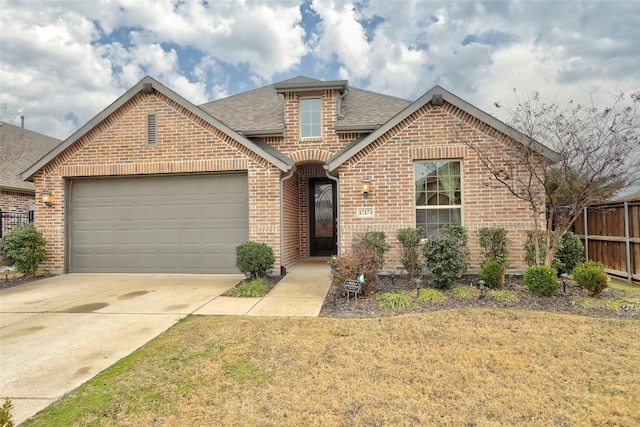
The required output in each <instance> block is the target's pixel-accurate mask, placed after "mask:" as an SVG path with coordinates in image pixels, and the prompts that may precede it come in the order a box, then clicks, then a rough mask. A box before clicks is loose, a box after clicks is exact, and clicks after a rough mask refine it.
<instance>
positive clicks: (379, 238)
mask: <svg viewBox="0 0 640 427" xmlns="http://www.w3.org/2000/svg"><path fill="white" fill-rule="evenodd" d="M360 241H361V242H362V243H364V244H365V245H366V246H368V247H370V248H372V249H373V250H374V251H375V252H376V255H377V256H378V268H383V267H384V262H385V259H384V256H385V254H386V253H387V252H389V250H390V249H391V245H389V244H388V243H387V235H386V234H385V232H384V231H367V232H366V233H364V235H363V236H362V237H361V238H360Z"/></svg>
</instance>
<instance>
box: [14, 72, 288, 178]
mask: <svg viewBox="0 0 640 427" xmlns="http://www.w3.org/2000/svg"><path fill="white" fill-rule="evenodd" d="M141 91H145V92H151V91H158V92H160V93H162V94H163V95H164V96H166V97H167V98H169V99H171V100H172V101H174V102H176V103H177V104H178V105H180V106H181V107H184V108H185V109H186V110H188V111H189V112H191V113H193V114H194V115H196V116H197V117H199V118H201V119H202V120H204V121H205V122H207V123H209V124H211V125H212V126H214V127H215V128H217V129H219V130H220V131H221V132H223V133H224V134H225V135H227V136H229V137H230V138H232V139H233V140H235V141H236V142H238V143H239V144H241V145H243V146H244V147H246V148H248V149H249V150H251V151H252V152H254V153H255V154H257V155H258V156H260V157H262V158H263V159H265V160H267V161H268V162H270V163H271V164H273V165H274V166H276V167H278V168H279V169H280V170H282V171H285V172H286V171H288V170H290V169H291V168H292V167H293V165H294V162H293V160H292V159H289V158H288V157H286V156H275V155H274V154H272V153H271V152H268V151H267V150H265V149H264V148H263V147H261V146H259V145H258V144H256V143H255V142H254V141H251V140H250V139H248V138H246V137H245V136H243V135H241V134H239V133H238V132H236V131H235V130H233V129H231V128H230V127H229V126H227V125H226V124H224V123H223V122H221V121H220V120H218V119H216V118H215V117H213V116H211V115H210V114H208V113H207V112H205V111H204V110H202V109H200V108H199V107H197V106H196V105H194V104H192V103H191V102H189V101H187V100H186V99H185V98H183V97H182V96H180V95H178V94H177V93H176V92H174V91H172V90H171V89H169V88H167V87H166V86H164V85H163V84H162V83H160V82H158V81H157V80H155V79H153V78H152V77H149V76H146V77H144V78H143V79H142V80H140V81H139V82H138V83H137V84H136V85H135V86H133V87H132V88H131V89H129V90H128V91H126V92H125V93H124V94H123V95H122V96H120V97H119V98H118V99H116V100H115V101H114V102H113V103H112V104H111V105H109V106H108V107H107V108H105V109H104V110H102V111H101V112H100V113H99V114H98V115H97V116H95V117H94V118H93V119H91V120H89V121H88V122H87V123H86V124H85V125H84V126H82V127H81V128H80V129H78V130H77V131H76V132H75V133H74V134H73V135H71V136H70V137H69V138H67V139H66V140H64V141H63V142H62V143H61V144H60V145H58V146H57V147H55V148H54V149H53V150H51V151H50V152H49V153H47V154H46V155H45V156H44V157H42V158H40V160H38V161H37V162H35V163H34V164H32V165H31V166H30V167H29V168H28V169H26V170H25V171H24V172H22V174H21V178H23V179H25V180H33V176H34V175H35V173H36V172H37V171H38V170H40V169H41V168H42V167H44V166H45V165H46V164H47V163H49V162H50V161H51V160H53V159H54V158H55V157H56V156H58V155H59V154H60V153H62V152H63V151H64V150H66V149H67V148H68V147H70V146H71V145H72V144H73V143H75V142H76V141H78V140H79V139H80V138H82V137H83V136H84V135H85V134H87V132H89V131H90V130H91V129H93V128H94V127H95V126H97V125H98V124H99V123H100V122H102V121H103V120H104V119H106V118H107V117H108V116H110V115H111V114H113V113H114V112H115V111H117V110H118V109H119V108H120V107H122V106H123V105H124V104H125V103H127V102H128V101H129V100H130V99H131V98H133V97H134V96H136V95H137V94H138V93H140V92H141Z"/></svg>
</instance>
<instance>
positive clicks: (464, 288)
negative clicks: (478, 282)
mask: <svg viewBox="0 0 640 427" xmlns="http://www.w3.org/2000/svg"><path fill="white" fill-rule="evenodd" d="M451 293H452V294H453V296H454V297H456V298H475V297H477V296H478V295H479V293H480V291H479V290H478V288H476V287H475V286H471V285H456V286H454V287H453V288H452V289H451Z"/></svg>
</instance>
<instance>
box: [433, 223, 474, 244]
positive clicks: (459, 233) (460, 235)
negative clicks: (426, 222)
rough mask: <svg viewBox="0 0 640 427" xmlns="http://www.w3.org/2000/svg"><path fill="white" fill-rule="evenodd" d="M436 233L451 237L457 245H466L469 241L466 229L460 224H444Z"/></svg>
mask: <svg viewBox="0 0 640 427" xmlns="http://www.w3.org/2000/svg"><path fill="white" fill-rule="evenodd" d="M438 234H440V235H443V236H449V237H451V239H453V240H454V241H455V242H457V243H458V245H459V246H466V245H467V243H469V236H468V234H467V230H465V228H464V227H463V226H461V225H445V226H444V227H442V228H441V229H439V230H438Z"/></svg>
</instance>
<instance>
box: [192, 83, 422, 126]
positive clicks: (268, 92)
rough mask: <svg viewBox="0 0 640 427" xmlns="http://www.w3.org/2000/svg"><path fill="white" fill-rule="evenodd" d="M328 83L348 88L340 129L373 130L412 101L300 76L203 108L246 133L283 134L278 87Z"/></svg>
mask: <svg viewBox="0 0 640 427" xmlns="http://www.w3.org/2000/svg"><path fill="white" fill-rule="evenodd" d="M328 86H329V87H335V88H339V89H343V90H347V91H348V93H347V96H346V97H345V98H344V100H343V101H342V108H341V110H342V113H343V115H344V117H343V118H341V119H339V120H338V123H337V124H336V131H338V132H363V131H364V132H371V131H372V130H374V129H376V128H378V127H379V126H381V125H382V124H384V123H385V122H386V121H387V120H389V118H391V117H393V116H394V115H395V114H397V113H398V112H400V111H401V110H402V109H403V108H405V107H406V106H408V105H409V104H411V101H409V100H406V99H401V98H397V97H394V96H389V95H383V94H381V93H375V92H369V91H367V90H363V89H358V88H352V87H347V82H346V80H337V81H331V82H325V81H323V80H317V79H311V78H308V77H304V76H298V77H294V78H292V79H288V80H284V81H282V82H278V83H274V84H271V85H268V86H263V87H261V88H257V89H253V90H250V91H248V92H243V93H239V94H237V95H232V96H229V97H227V98H222V99H219V100H217V101H213V102H209V103H206V104H202V105H200V108H202V109H203V110H204V111H206V112H208V113H209V114H211V115H212V116H214V117H216V118H217V119H219V120H221V121H222V122H224V123H226V124H227V125H228V126H229V127H231V128H232V129H235V130H236V131H237V132H240V133H242V134H243V135H246V136H267V135H282V134H283V133H284V100H283V98H282V96H280V95H278V91H284V90H286V89H290V90H296V89H297V90H301V89H309V90H311V89H313V88H314V87H315V88H323V89H326V88H327V87H328Z"/></svg>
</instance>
